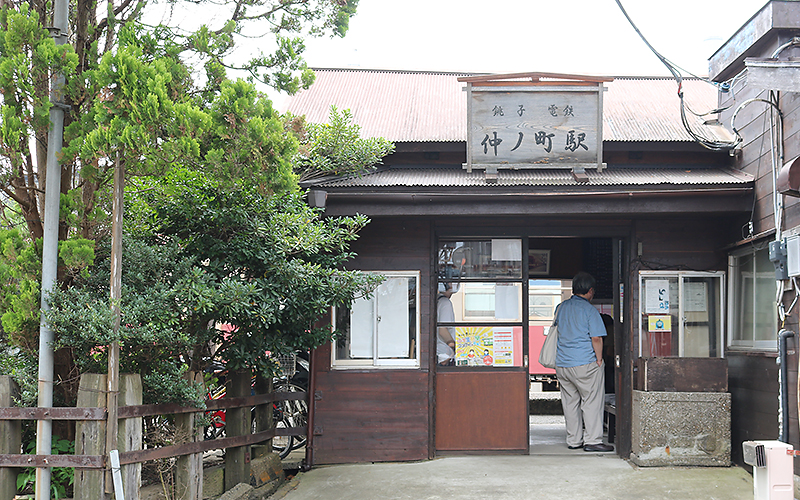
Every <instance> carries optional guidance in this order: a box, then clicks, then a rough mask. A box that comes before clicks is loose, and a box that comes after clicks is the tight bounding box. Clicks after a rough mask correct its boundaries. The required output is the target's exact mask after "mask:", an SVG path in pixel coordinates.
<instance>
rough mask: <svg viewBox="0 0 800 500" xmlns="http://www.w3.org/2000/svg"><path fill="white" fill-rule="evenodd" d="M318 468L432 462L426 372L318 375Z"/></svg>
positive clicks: (390, 371) (327, 373) (387, 371)
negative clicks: (359, 463) (391, 462)
mask: <svg viewBox="0 0 800 500" xmlns="http://www.w3.org/2000/svg"><path fill="white" fill-rule="evenodd" d="M315 393H316V395H317V396H316V398H315V399H316V400H315V402H314V405H315V419H314V428H315V430H316V431H315V433H316V434H319V435H315V436H314V437H313V440H314V465H318V464H333V463H346V462H379V461H401V460H423V459H425V458H428V414H429V407H428V374H427V372H426V371H424V370H375V371H366V372H365V371H359V372H351V371H348V370H328V371H325V372H319V373H318V374H317V382H316V389H315Z"/></svg>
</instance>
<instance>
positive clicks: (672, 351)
mask: <svg viewBox="0 0 800 500" xmlns="http://www.w3.org/2000/svg"><path fill="white" fill-rule="evenodd" d="M640 293H641V295H642V297H641V301H642V304H643V305H644V309H643V311H642V328H643V330H644V335H642V355H643V356H645V357H657V356H677V355H678V350H679V345H678V332H679V324H678V319H679V318H678V311H679V305H680V304H679V303H678V278H677V277H671V276H659V277H648V278H645V279H643V280H642V289H641V290H640Z"/></svg>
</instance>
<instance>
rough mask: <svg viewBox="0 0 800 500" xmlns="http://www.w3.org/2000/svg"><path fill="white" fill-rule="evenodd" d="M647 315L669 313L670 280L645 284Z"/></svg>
mask: <svg viewBox="0 0 800 500" xmlns="http://www.w3.org/2000/svg"><path fill="white" fill-rule="evenodd" d="M644 296H645V311H644V312H645V313H647V314H657V313H662V314H663V313H669V280H647V281H645V282H644Z"/></svg>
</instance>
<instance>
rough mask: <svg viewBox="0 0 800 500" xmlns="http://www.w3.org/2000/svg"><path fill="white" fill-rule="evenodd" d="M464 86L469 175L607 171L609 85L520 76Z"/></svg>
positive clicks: (492, 78) (469, 81) (477, 79)
mask: <svg viewBox="0 0 800 500" xmlns="http://www.w3.org/2000/svg"><path fill="white" fill-rule="evenodd" d="M541 78H548V80H541ZM587 78H588V79H587ZM459 81H463V82H466V83H467V88H466V90H467V93H468V97H467V99H468V100H467V110H468V111H467V113H468V120H469V123H468V127H467V163H466V164H465V165H464V168H465V169H466V170H467V171H468V172H471V171H472V169H473V168H475V169H484V170H486V173H487V180H488V179H490V177H491V175H493V174H495V175H496V172H497V169H501V168H511V169H520V168H554V167H565V168H572V169H573V172H580V173H583V172H585V169H586V168H587V167H588V168H597V169H599V170H602V168H603V163H602V159H603V138H602V130H603V118H602V109H603V82H604V81H610V79H607V78H592V77H577V76H572V75H554V74H547V73H518V74H511V75H493V76H488V77H468V78H460V79H459ZM576 179H577V177H576Z"/></svg>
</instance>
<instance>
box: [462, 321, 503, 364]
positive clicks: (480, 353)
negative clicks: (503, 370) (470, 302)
mask: <svg viewBox="0 0 800 500" xmlns="http://www.w3.org/2000/svg"><path fill="white" fill-rule="evenodd" d="M485 360H489V364H488V365H487V363H486V361H485ZM456 366H494V328H492V327H487V326H460V327H456Z"/></svg>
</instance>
